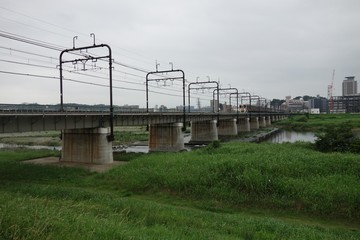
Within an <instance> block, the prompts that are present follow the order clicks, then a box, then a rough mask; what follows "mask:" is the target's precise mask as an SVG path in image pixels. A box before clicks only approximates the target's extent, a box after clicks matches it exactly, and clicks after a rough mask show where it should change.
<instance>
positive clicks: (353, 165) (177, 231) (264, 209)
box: [0, 142, 360, 239]
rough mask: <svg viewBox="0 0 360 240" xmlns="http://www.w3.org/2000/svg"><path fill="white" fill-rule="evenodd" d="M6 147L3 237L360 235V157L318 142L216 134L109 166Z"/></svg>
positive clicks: (1, 169)
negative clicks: (225, 139) (67, 164)
mask: <svg viewBox="0 0 360 240" xmlns="http://www.w3.org/2000/svg"><path fill="white" fill-rule="evenodd" d="M56 154H58V153H57V152H53V151H33V150H31V151H30V150H22V151H20V152H19V151H15V150H2V151H0V238H1V239H143V238H146V239H359V238H360V224H359V220H360V189H359V188H358V186H359V184H360V176H359V172H360V161H359V160H358V157H357V156H356V155H354V154H349V153H321V152H317V151H315V150H313V148H312V146H311V145H310V144H305V143H296V144H250V143H239V142H233V143H223V144H219V143H218V142H217V143H214V144H211V145H209V146H208V147H206V148H203V149H198V150H194V151H192V152H181V153H153V154H144V155H138V156H136V157H134V158H132V159H131V160H130V161H129V162H128V163H127V164H125V165H122V166H118V167H115V168H113V169H112V170H110V171H109V172H106V173H91V172H88V171H86V170H82V169H76V168H71V169H70V168H62V167H55V166H39V165H32V164H24V163H22V160H25V159H29V158H36V157H43V156H46V155H56Z"/></svg>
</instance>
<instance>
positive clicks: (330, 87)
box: [328, 69, 335, 113]
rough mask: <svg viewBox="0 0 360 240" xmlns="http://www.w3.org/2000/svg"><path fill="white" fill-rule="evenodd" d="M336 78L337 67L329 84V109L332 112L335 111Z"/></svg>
mask: <svg viewBox="0 0 360 240" xmlns="http://www.w3.org/2000/svg"><path fill="white" fill-rule="evenodd" d="M334 78H335V69H333V73H332V78H331V85H328V99H329V103H330V104H329V110H330V113H332V112H333V89H334Z"/></svg>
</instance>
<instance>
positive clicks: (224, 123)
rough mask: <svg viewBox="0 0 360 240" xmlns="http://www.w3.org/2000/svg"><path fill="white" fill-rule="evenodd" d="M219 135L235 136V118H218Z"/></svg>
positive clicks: (236, 132) (236, 131)
mask: <svg viewBox="0 0 360 240" xmlns="http://www.w3.org/2000/svg"><path fill="white" fill-rule="evenodd" d="M218 134H219V136H224V137H227V136H237V134H238V130H237V125H236V119H223V120H219V124H218Z"/></svg>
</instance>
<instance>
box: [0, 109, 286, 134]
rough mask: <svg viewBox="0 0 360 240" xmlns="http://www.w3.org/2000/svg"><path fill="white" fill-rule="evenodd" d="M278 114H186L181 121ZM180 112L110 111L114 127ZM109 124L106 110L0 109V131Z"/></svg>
mask: <svg viewBox="0 0 360 240" xmlns="http://www.w3.org/2000/svg"><path fill="white" fill-rule="evenodd" d="M265 115H266V116H269V115H282V114H281V113H251V114H250V113H239V114H237V113H219V114H218V113H200V112H191V113H186V115H185V123H189V122H191V121H206V120H219V119H234V118H246V117H250V116H265ZM183 122H184V114H183V112H151V113H135V112H132V113H118V112H116V113H114V117H113V123H114V126H145V125H148V124H161V123H183ZM108 126H110V115H109V112H1V113H0V133H11V132H31V131H50V130H62V129H79V128H96V127H108Z"/></svg>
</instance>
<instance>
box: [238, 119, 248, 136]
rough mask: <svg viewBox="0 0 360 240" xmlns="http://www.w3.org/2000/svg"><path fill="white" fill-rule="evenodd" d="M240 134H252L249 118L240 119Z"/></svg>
mask: <svg viewBox="0 0 360 240" xmlns="http://www.w3.org/2000/svg"><path fill="white" fill-rule="evenodd" d="M237 129H238V133H240V132H250V121H249V118H248V117H246V118H239V120H238V123H237Z"/></svg>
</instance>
